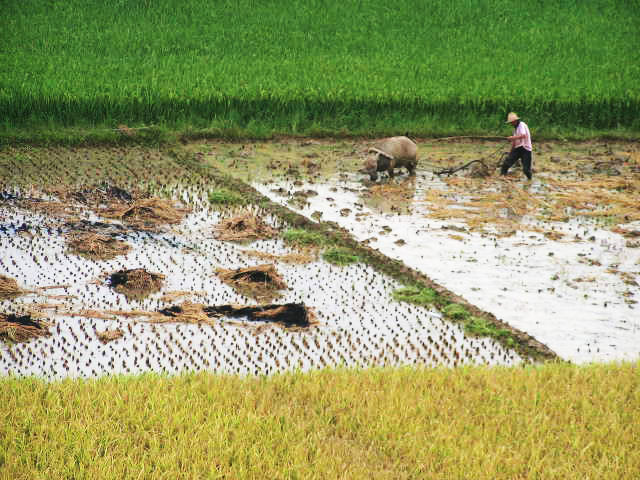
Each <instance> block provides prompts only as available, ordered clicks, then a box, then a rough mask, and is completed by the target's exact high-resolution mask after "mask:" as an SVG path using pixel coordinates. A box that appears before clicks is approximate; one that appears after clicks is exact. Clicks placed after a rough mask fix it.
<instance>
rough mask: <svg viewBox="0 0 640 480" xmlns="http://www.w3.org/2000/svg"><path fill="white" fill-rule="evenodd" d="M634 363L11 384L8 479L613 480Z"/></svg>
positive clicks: (6, 409)
mask: <svg viewBox="0 0 640 480" xmlns="http://www.w3.org/2000/svg"><path fill="white" fill-rule="evenodd" d="M638 367H639V365H638V364H637V363H627V364H617V365H616V364H613V365H593V366H585V367H575V366H570V365H560V364H558V365H552V364H549V365H545V366H542V367H526V368H520V367H516V368H479V367H473V368H471V367H468V368H459V369H454V370H451V369H410V368H403V369H373V370H365V371H347V370H343V371H320V372H314V373H309V374H301V373H292V374H286V375H277V376H274V377H269V378H254V377H249V378H240V377H233V376H217V375H210V374H197V375H184V376H178V377H170V378H167V377H160V376H155V375H145V376H142V377H130V378H126V377H124V378H123V377H111V378H103V379H100V380H90V381H64V382H56V383H45V382H42V381H37V380H32V379H23V380H18V379H11V378H4V379H0V416H1V418H2V422H0V478H3V479H11V480H17V479H34V478H47V479H62V478H87V479H94V478H100V479H107V478H114V479H115V478H117V479H123V478H233V479H245V478H251V479H264V478H269V479H294V478H300V479H302V478H348V479H423V478H425V479H427V478H428V479H458V478H461V479H462V478H465V479H466V478H469V479H475V480H483V479H491V480H495V479H515V478H518V479H529V478H530V479H561V480H572V479H576V480H577V479H580V480H582V479H585V478H593V479H596V478H597V479H602V480H606V479H612V480H614V479H615V480H626V479H628V480H632V479H633V480H635V479H637V473H638V471H640V450H639V449H638V438H640V423H639V422H638V415H640V374H639V373H638Z"/></svg>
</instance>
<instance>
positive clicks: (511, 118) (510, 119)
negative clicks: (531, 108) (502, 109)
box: [504, 112, 520, 123]
mask: <svg viewBox="0 0 640 480" xmlns="http://www.w3.org/2000/svg"><path fill="white" fill-rule="evenodd" d="M516 120H520V117H519V116H518V114H517V113H515V112H509V115H507V121H506V122H504V123H511V122H515V121H516Z"/></svg>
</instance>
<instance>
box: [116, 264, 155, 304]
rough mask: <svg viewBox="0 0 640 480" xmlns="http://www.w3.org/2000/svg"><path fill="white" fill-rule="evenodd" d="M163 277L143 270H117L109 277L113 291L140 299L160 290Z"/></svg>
mask: <svg viewBox="0 0 640 480" xmlns="http://www.w3.org/2000/svg"><path fill="white" fill-rule="evenodd" d="M164 278H165V276H164V275H162V274H161V273H151V272H147V271H146V270H145V269H143V268H134V269H131V270H119V271H117V272H115V273H112V274H111V275H110V276H109V280H110V282H111V286H112V287H113V288H114V290H115V291H117V292H119V293H122V294H124V295H125V296H126V297H128V298H129V297H131V298H140V297H144V296H146V295H149V294H150V293H153V292H157V291H158V290H160V289H161V288H162V284H163V282H164Z"/></svg>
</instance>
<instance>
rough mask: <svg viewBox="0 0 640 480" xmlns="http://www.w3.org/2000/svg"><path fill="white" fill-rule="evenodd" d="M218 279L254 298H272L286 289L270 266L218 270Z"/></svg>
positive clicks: (282, 281)
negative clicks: (277, 292)
mask: <svg viewBox="0 0 640 480" xmlns="http://www.w3.org/2000/svg"><path fill="white" fill-rule="evenodd" d="M216 273H217V275H218V277H220V280H222V281H223V282H225V283H228V284H229V285H231V286H232V287H234V288H235V289H237V290H238V291H239V292H240V293H242V294H243V295H247V296H252V297H255V298H274V297H275V296H276V295H277V294H276V291H277V290H280V289H283V288H287V284H286V283H285V281H284V279H283V278H282V277H281V276H280V275H279V274H278V272H277V271H276V269H275V267H274V266H273V265H271V264H263V265H257V266H255V267H248V268H238V269H235V270H227V269H225V268H218V269H217V270H216Z"/></svg>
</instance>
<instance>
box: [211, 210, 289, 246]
mask: <svg viewBox="0 0 640 480" xmlns="http://www.w3.org/2000/svg"><path fill="white" fill-rule="evenodd" d="M277 233H278V232H277V230H276V229H275V228H273V227H271V226H269V225H267V224H266V223H265V222H264V221H262V219H261V218H259V217H257V216H255V215H253V214H251V213H244V214H242V215H236V216H235V217H231V218H227V219H225V220H223V221H222V222H220V223H219V224H218V225H216V226H215V227H214V232H213V235H214V237H215V238H217V239H218V240H227V241H229V240H233V241H241V240H249V239H251V240H258V239H266V238H273V237H274V236H275V235H277Z"/></svg>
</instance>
